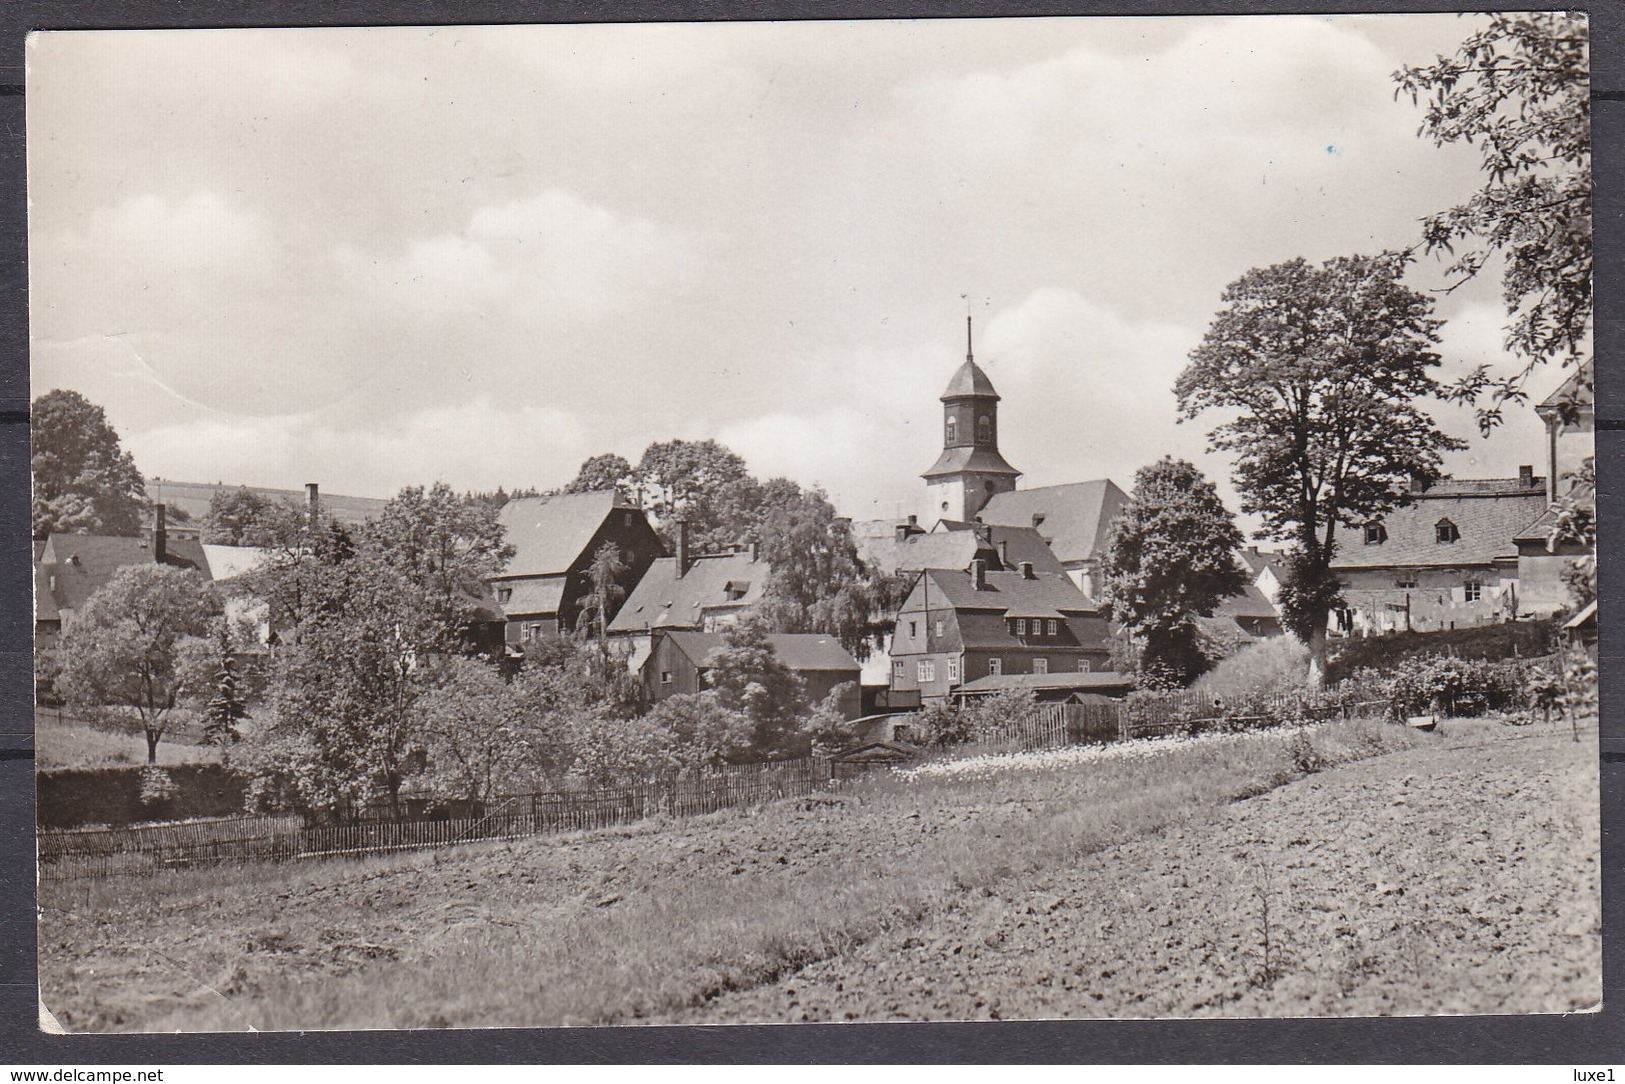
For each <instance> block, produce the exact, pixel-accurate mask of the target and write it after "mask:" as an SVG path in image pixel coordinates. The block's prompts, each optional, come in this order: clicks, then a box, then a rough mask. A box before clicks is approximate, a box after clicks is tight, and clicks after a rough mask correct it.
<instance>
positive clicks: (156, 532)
mask: <svg viewBox="0 0 1625 1084" xmlns="http://www.w3.org/2000/svg"><path fill="white" fill-rule="evenodd" d="M168 511H169V510H168V509H167V508H165V507H164V506H163V505H161V504H158V505H154V506H153V510H152V559H153V560H154V561H155V562H157V563H158V564H163V563H164V557H165V556H167V554H168V552H169V525H168V524H167V523H165V522H164V520H165V513H166V512H168Z"/></svg>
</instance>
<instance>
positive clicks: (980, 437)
mask: <svg viewBox="0 0 1625 1084" xmlns="http://www.w3.org/2000/svg"><path fill="white" fill-rule="evenodd" d="M976 443H978V444H992V443H993V419H992V418H989V417H988V416H987V415H986V414H983V415H982V416H981V417H980V418H977V419H976Z"/></svg>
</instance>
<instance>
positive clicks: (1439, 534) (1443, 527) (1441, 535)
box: [1433, 519, 1461, 543]
mask: <svg viewBox="0 0 1625 1084" xmlns="http://www.w3.org/2000/svg"><path fill="white" fill-rule="evenodd" d="M1433 540H1434V541H1435V542H1439V543H1444V542H1460V541H1461V531H1460V530H1459V529H1457V527H1456V525H1455V524H1454V523H1451V522H1450V521H1449V520H1448V519H1441V520H1440V521H1439V522H1438V523H1435V524H1434V525H1433Z"/></svg>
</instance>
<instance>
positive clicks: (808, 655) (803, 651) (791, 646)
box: [664, 629, 861, 674]
mask: <svg viewBox="0 0 1625 1084" xmlns="http://www.w3.org/2000/svg"><path fill="white" fill-rule="evenodd" d="M664 635H665V636H667V637H670V639H671V642H672V643H673V644H674V645H675V646H676V647H677V649H678V650H679V651H681V652H682V653H683V654H684V655H687V656H688V658H689V660H690V661H692V662H693V663H694V665H695V666H697V667H701V668H704V667H705V665H706V662H705V660H706V658H707V657H708V656H709V655H710V654H711V652H713V651H715V650H717V649H718V648H723V647H727V646H728V639H727V637H726V636H724V635H723V634H722V633H720V632H693V631H689V630H684V629H677V630H671V631H668V632H666V633H664ZM767 642H768V643H769V644H771V645H772V647H773V653H774V654H775V655H777V656H778V657H779V661H780V662H782V663H784V665H785V666H788V667H789V668H790V669H791V670H794V671H795V672H796V673H798V674H809V673H821V672H828V671H847V672H850V673H853V674H856V673H857V672H858V670H859V669H861V668H860V667H859V665H858V660H856V659H854V658H853V657H852V656H851V655H850V654H848V653H847V650H846V648H844V647H842V646H841V642H840V641H839V640H837V639H835V637H833V636H826V635H824V634H823V633H818V632H773V633H769V634H768V636H767Z"/></svg>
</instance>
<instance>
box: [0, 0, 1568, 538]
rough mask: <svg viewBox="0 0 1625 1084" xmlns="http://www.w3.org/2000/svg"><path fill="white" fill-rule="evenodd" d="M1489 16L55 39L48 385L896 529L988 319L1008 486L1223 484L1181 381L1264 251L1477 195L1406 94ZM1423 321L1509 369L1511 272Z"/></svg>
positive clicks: (418, 470)
mask: <svg viewBox="0 0 1625 1084" xmlns="http://www.w3.org/2000/svg"><path fill="white" fill-rule="evenodd" d="M1473 25H1474V24H1473V21H1472V20H1471V19H1468V18H1462V17H1458V16H1455V15H1419V16H1351V17H1256V16H1255V17H1232V18H1170V17H1161V18H1139V19H1135V18H1075V19H1008V20H960V21H898V22H863V23H841V22H825V23H733V24H714V23H713V24H694V25H688V24H648V25H615V26H551V27H547V26H543V27H441V28H383V29H339V30H329V29H305V30H252V31H231V30H227V31H202V30H199V31H139V32H52V33H45V34H36V35H34V36H32V37H31V38H30V39H29V49H28V84H27V102H28V133H29V134H28V154H29V201H30V252H31V255H30V277H31V283H30V291H31V319H32V324H31V326H32V334H33V347H32V378H33V387H34V394H35V395H38V394H41V393H43V392H44V391H46V390H49V389H51V388H57V387H63V388H72V389H74V390H77V391H79V392H81V393H83V394H84V395H85V396H87V397H88V398H89V399H91V400H92V401H93V402H95V403H97V404H99V405H101V406H102V407H104V408H105V410H106V412H107V415H108V418H109V420H110V421H111V422H112V424H113V425H114V427H115V428H116V429H117V430H118V432H119V434H120V436H121V438H122V440H123V442H124V445H125V447H126V448H128V449H129V450H130V451H131V452H132V453H133V454H134V456H135V459H136V462H137V464H138V465H139V466H140V467H141V469H142V470H143V471H144V472H145V474H146V475H147V476H148V477H149V478H153V477H161V478H167V479H172V480H181V481H194V482H214V481H224V482H228V483H234V484H235V483H243V484H251V485H264V486H278V487H286V488H294V487H297V486H299V485H300V484H302V483H304V482H308V481H316V482H320V483H321V485H322V487H323V489H324V490H326V491H329V492H334V493H345V494H351V495H357V496H388V495H390V494H392V493H394V492H395V491H396V490H398V489H399V488H401V487H403V486H407V485H421V484H428V483H430V482H434V481H437V480H439V481H445V482H448V483H450V484H451V485H453V486H455V487H457V488H458V489H494V488H495V487H497V486H499V485H500V486H504V487H507V488H510V489H512V488H515V487H519V486H534V487H538V488H544V489H545V488H550V487H553V486H558V485H562V484H563V483H565V482H567V481H568V480H569V479H570V478H572V477H573V476H574V474H575V472H576V469H577V468H578V466H579V465H580V463H581V462H582V461H583V460H585V459H586V458H588V457H589V456H591V455H594V454H597V453H601V452H618V453H620V454H621V455H624V456H626V457H627V458H628V459H631V460H634V461H635V460H636V459H637V457H638V456H639V455H640V454H641V452H642V450H643V448H644V447H645V446H647V445H648V444H649V443H650V442H652V441H656V440H665V439H671V438H673V437H680V438H685V439H699V438H715V439H716V440H719V441H721V442H722V443H724V444H726V445H727V446H729V447H730V448H733V449H734V450H735V451H737V452H739V453H740V454H741V455H743V456H744V457H745V459H746V461H747V463H748V465H749V466H750V468H751V469H752V471H753V473H755V474H757V475H758V476H759V477H763V478H766V477H770V476H776V475H784V476H788V477H790V478H793V479H795V480H796V481H798V482H801V483H803V484H805V485H820V486H822V487H824V488H825V490H826V491H827V492H828V493H829V494H830V495H831V497H832V498H833V499H834V501H835V503H836V505H837V507H838V508H839V509H840V510H841V511H842V512H843V513H844V514H847V515H851V516H854V517H856V518H859V519H868V518H891V517H896V516H900V515H903V514H907V513H910V512H917V513H921V514H922V515H923V513H924V510H925V509H924V506H925V492H924V483H923V482H922V481H921V480H920V478H919V473H920V472H921V471H923V470H925V469H927V468H928V467H929V466H930V465H931V463H932V461H933V460H934V458H935V454H936V452H937V450H938V449H939V447H940V442H941V405H940V403H939V402H938V400H937V397H938V395H940V394H941V392H942V390H943V388H944V386H946V384H947V382H948V380H949V378H950V377H951V376H952V374H953V372H954V370H955V369H956V368H957V367H958V366H959V364H960V363H961V362H962V361H963V358H964V353H965V341H964V340H965V316H966V315H967V313H969V314H970V315H972V316H973V318H974V320H975V325H976V334H975V352H976V357H977V360H978V362H979V363H980V364H982V365H983V367H984V368H985V369H986V370H987V372H988V374H989V375H990V377H991V379H992V380H993V382H994V384H995V385H996V386H997V388H998V390H999V392H1000V393H1001V395H1002V396H1003V401H1002V403H1001V405H1000V411H1001V414H1000V443H1001V447H1002V450H1003V451H1004V453H1005V456H1006V458H1007V459H1008V460H1009V461H1010V462H1011V463H1012V464H1013V465H1014V466H1016V467H1017V468H1018V469H1021V470H1022V471H1024V472H1025V477H1024V478H1023V479H1022V482H1021V485H1022V486H1023V487H1026V486H1038V485H1048V484H1055V483H1061V482H1071V481H1083V480H1087V479H1092V478H1101V477H1110V478H1112V479H1114V480H1115V481H1117V483H1118V484H1119V485H1122V486H1123V487H1124V488H1125V489H1126V488H1128V487H1129V486H1130V485H1131V483H1132V480H1133V475H1134V472H1135V471H1136V470H1137V469H1138V468H1140V467H1142V466H1144V465H1146V464H1148V463H1150V462H1152V461H1154V460H1155V459H1157V458H1159V457H1161V456H1163V455H1167V454H1172V455H1180V456H1185V457H1187V458H1191V459H1193V460H1194V461H1196V462H1197V463H1198V464H1199V465H1200V466H1202V467H1203V469H1204V470H1205V471H1207V472H1208V474H1209V475H1210V476H1211V477H1213V478H1214V479H1215V480H1216V481H1219V482H1220V483H1221V484H1222V487H1223V489H1224V491H1225V492H1226V493H1231V491H1230V490H1229V488H1228V482H1227V476H1228V471H1229V464H1228V462H1227V461H1226V460H1224V459H1221V458H1219V457H1215V456H1211V455H1207V454H1206V453H1205V446H1206V441H1205V434H1206V432H1207V430H1208V429H1209V428H1211V427H1212V425H1213V424H1216V423H1217V422H1218V421H1219V420H1220V419H1218V418H1212V419H1198V420H1197V421H1195V422H1187V423H1184V424H1180V423H1179V422H1178V420H1177V417H1176V412H1175V409H1174V399H1173V394H1172V391H1171V387H1172V384H1173V381H1174V379H1175V378H1176V377H1177V376H1178V374H1179V372H1180V371H1181V370H1182V369H1183V368H1184V366H1185V364H1186V360H1187V356H1188V354H1189V353H1190V351H1191V349H1192V348H1194V347H1195V346H1196V344H1197V343H1198V342H1199V341H1200V339H1201V337H1202V333H1203V331H1204V330H1205V328H1206V327H1207V324H1208V322H1209V321H1210V320H1211V318H1212V317H1213V315H1214V313H1215V312H1216V311H1217V310H1218V309H1219V307H1220V295H1221V293H1222V291H1223V289H1224V287H1225V286H1226V284H1228V283H1229V282H1231V281H1233V280H1234V279H1236V278H1237V277H1239V276H1240V275H1241V274H1242V273H1244V272H1245V271H1247V270H1248V269H1250V268H1253V267H1261V266H1266V265H1269V264H1273V263H1278V262H1281V261H1285V260H1289V259H1292V258H1294V257H1298V256H1302V257H1305V258H1307V259H1310V260H1312V261H1321V260H1325V259H1328V258H1330V257H1333V256H1337V255H1344V254H1350V253H1371V252H1376V251H1380V250H1383V249H1389V248H1403V247H1406V246H1409V245H1411V244H1414V243H1415V242H1416V241H1417V240H1418V238H1419V235H1420V225H1419V223H1420V220H1421V219H1422V218H1423V216H1425V215H1426V214H1428V213H1429V212H1432V211H1436V210H1440V209H1443V208H1445V207H1448V206H1451V205H1453V204H1455V203H1457V202H1460V201H1461V200H1463V199H1464V198H1466V197H1467V196H1468V195H1469V194H1470V193H1471V192H1472V191H1473V190H1474V189H1475V188H1476V187H1477V186H1478V185H1479V184H1480V183H1481V177H1480V175H1479V172H1478V160H1477V155H1476V152H1474V151H1472V150H1471V149H1468V148H1460V147H1450V148H1444V149H1440V148H1436V147H1434V146H1433V145H1432V144H1431V143H1429V142H1428V141H1426V140H1424V139H1422V138H1420V137H1419V136H1418V134H1417V128H1418V125H1419V123H1420V120H1421V111H1420V109H1419V108H1417V107H1416V106H1414V105H1413V104H1412V103H1411V102H1410V100H1409V99H1408V98H1404V99H1396V98H1395V96H1394V84H1393V81H1392V73H1393V72H1394V71H1395V70H1396V69H1398V68H1399V67H1400V66H1401V65H1403V64H1406V63H1422V62H1426V61H1429V60H1431V59H1432V58H1433V57H1434V56H1436V55H1437V54H1440V53H1449V52H1451V51H1453V49H1454V47H1455V45H1456V43H1457V42H1459V41H1460V40H1461V38H1463V37H1465V36H1466V35H1467V34H1468V33H1469V32H1470V31H1471V29H1472V27H1473ZM1443 266H1444V265H1443V262H1442V261H1436V260H1434V259H1432V258H1427V259H1424V260H1422V261H1421V262H1419V263H1418V264H1417V265H1416V266H1415V267H1414V268H1413V271H1412V276H1411V278H1412V282H1413V284H1414V285H1415V286H1417V288H1419V289H1426V290H1441V288H1442V287H1443V286H1444V285H1445V281H1446V280H1445V278H1444V275H1443ZM1438 312H1439V315H1441V316H1443V317H1445V318H1446V319H1447V325H1446V327H1445V330H1444V332H1443V344H1442V346H1441V353H1442V354H1443V355H1444V357H1445V359H1446V364H1445V367H1444V370H1445V372H1446V373H1449V374H1456V373H1460V372H1463V371H1465V370H1466V369H1468V368H1470V367H1471V366H1472V365H1475V364H1478V363H1480V362H1488V363H1490V364H1492V365H1494V366H1496V367H1497V368H1499V369H1502V370H1510V369H1511V368H1512V367H1513V363H1512V362H1511V360H1510V359H1508V358H1507V357H1506V356H1505V354H1504V352H1503V350H1502V346H1501V339H1502V331H1501V326H1502V324H1503V323H1504V316H1503V313H1502V306H1501V304H1500V300H1499V296H1498V289H1497V287H1496V284H1495V283H1493V282H1484V283H1474V284H1472V285H1471V286H1469V287H1467V288H1464V289H1461V290H1457V291H1455V292H1453V293H1448V294H1446V293H1443V292H1441V293H1440V294H1439V308H1438ZM1558 380H1559V374H1556V373H1552V372H1548V373H1543V374H1540V375H1538V376H1537V378H1536V382H1535V385H1534V391H1535V392H1536V393H1537V396H1538V395H1543V394H1544V393H1545V392H1546V391H1547V390H1549V388H1548V385H1551V386H1555V385H1556V383H1557V382H1558ZM1435 414H1436V416H1437V417H1438V420H1439V422H1440V424H1441V425H1442V426H1443V427H1444V428H1445V429H1446V430H1447V431H1449V432H1452V433H1454V434H1456V435H1458V436H1461V437H1463V438H1470V439H1471V447H1470V448H1469V449H1468V450H1467V451H1465V452H1461V453H1456V454H1454V455H1453V456H1452V457H1451V458H1450V461H1449V463H1448V466H1449V468H1450V469H1451V470H1453V471H1454V472H1455V473H1456V474H1458V475H1461V476H1464V477H1470V476H1491V475H1500V476H1504V475H1511V474H1515V473H1516V471H1517V467H1518V466H1519V465H1520V464H1522V463H1534V464H1537V465H1538V464H1540V463H1541V440H1540V433H1541V430H1540V427H1539V425H1538V423H1537V422H1536V421H1535V420H1534V419H1533V417H1532V416H1530V415H1528V414H1523V415H1520V416H1518V417H1516V418H1514V419H1513V421H1512V422H1511V424H1509V425H1507V426H1506V427H1505V428H1504V429H1503V431H1501V432H1499V433H1498V434H1497V435H1495V436H1494V437H1493V438H1491V439H1490V440H1487V441H1486V440H1482V439H1479V438H1478V437H1477V435H1476V430H1475V427H1474V425H1473V421H1472V415H1471V412H1470V411H1469V410H1468V409H1466V408H1463V407H1459V406H1450V407H1440V408H1438V409H1437V410H1436V411H1435ZM1231 503H1232V506H1234V505H1235V503H1236V502H1235V501H1234V499H1233V494H1232V501H1231Z"/></svg>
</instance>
